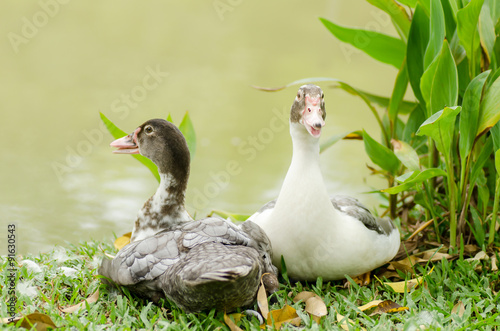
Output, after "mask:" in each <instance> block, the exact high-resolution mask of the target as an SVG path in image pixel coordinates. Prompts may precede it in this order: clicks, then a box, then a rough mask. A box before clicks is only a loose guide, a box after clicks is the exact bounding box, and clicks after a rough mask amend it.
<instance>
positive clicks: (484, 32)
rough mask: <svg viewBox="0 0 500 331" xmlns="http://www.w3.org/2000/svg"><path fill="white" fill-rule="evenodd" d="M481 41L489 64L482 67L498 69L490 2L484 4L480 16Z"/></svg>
mask: <svg viewBox="0 0 500 331" xmlns="http://www.w3.org/2000/svg"><path fill="white" fill-rule="evenodd" d="M479 39H480V42H481V46H482V49H483V52H484V54H485V55H486V58H487V60H488V61H487V62H488V63H485V64H484V65H482V67H485V68H488V67H490V68H491V67H496V63H497V58H496V56H495V39H496V34H495V23H494V22H493V20H492V18H491V12H490V6H489V1H486V2H485V3H484V6H483V8H482V9H481V13H480V14H479Z"/></svg>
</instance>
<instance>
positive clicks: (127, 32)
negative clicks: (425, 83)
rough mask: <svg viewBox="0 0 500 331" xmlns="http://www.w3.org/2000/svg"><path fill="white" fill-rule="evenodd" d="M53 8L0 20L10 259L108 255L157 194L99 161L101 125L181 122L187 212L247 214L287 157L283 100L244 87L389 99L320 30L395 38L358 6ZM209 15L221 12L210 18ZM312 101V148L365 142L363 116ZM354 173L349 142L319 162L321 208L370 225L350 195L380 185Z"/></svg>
mask: <svg viewBox="0 0 500 331" xmlns="http://www.w3.org/2000/svg"><path fill="white" fill-rule="evenodd" d="M60 1H61V3H60V2H59V1H57V0H42V1H39V2H23V3H21V2H18V1H5V2H2V4H0V21H1V22H2V25H1V27H0V35H2V36H3V38H0V58H1V59H2V61H1V70H0V72H1V74H0V100H2V107H1V108H2V111H1V120H0V125H1V130H0V135H1V139H2V142H3V143H2V154H1V156H0V157H1V161H2V162H0V187H1V191H0V213H1V215H2V217H1V224H0V225H1V227H2V229H0V231H2V232H3V233H7V224H10V223H15V224H16V225H17V235H18V238H17V250H18V252H19V253H21V254H26V253H28V252H30V253H37V252H43V251H47V250H49V249H51V248H52V247H53V246H54V245H56V244H64V243H65V242H71V243H77V242H79V241H80V240H91V239H98V240H111V239H112V234H113V232H114V233H116V234H117V235H121V234H122V233H125V232H128V231H130V230H131V228H132V224H133V221H134V220H135V214H136V212H137V210H138V209H139V208H140V207H141V206H142V204H143V202H144V201H145V200H146V199H147V198H148V197H149V196H150V195H151V194H152V193H153V192H154V191H155V189H156V185H157V183H156V181H155V179H154V178H153V177H152V176H151V175H150V174H149V172H148V170H147V169H145V168H144V167H143V166H142V165H140V164H139V163H138V162H136V161H135V160H133V159H132V158H130V157H129V156H124V155H112V154H111V148H110V147H109V146H108V144H109V142H110V141H111V140H112V138H111V137H110V135H109V134H107V133H106V132H105V131H103V130H102V126H101V124H100V119H99V112H103V113H104V114H106V116H108V117H109V118H110V119H111V120H113V121H114V122H115V123H116V124H117V125H118V126H119V127H121V128H122V129H123V130H125V131H126V132H131V131H132V130H133V129H135V128H136V127H137V126H138V125H139V124H141V123H143V122H144V121H146V120H147V119H150V118H154V117H162V118H165V117H166V116H167V114H168V113H169V112H170V113H172V116H173V118H174V122H175V123H179V122H180V120H181V118H182V116H183V115H184V113H185V112H186V111H189V113H190V115H191V117H192V120H193V122H194V125H195V129H196V133H197V138H198V140H197V141H198V148H197V152H196V156H195V158H194V159H193V160H192V167H191V177H190V182H189V188H188V192H187V199H186V202H187V205H188V209H189V211H190V212H191V213H193V214H196V216H197V217H202V216H204V215H206V214H207V213H208V212H209V211H210V210H211V209H224V210H229V211H233V212H240V213H247V214H250V213H252V212H253V211H255V210H256V209H258V208H259V207H260V206H261V205H262V204H264V203H265V202H267V201H268V200H270V199H273V198H275V197H276V196H277V194H278V192H279V189H280V186H281V182H282V180H283V178H284V176H285V174H286V170H287V168H288V165H289V163H290V157H291V141H290V137H289V134H288V128H287V127H286V125H285V124H283V123H286V121H287V118H286V116H287V112H288V110H289V108H290V105H291V103H292V101H293V98H294V96H295V93H296V88H295V87H294V88H289V89H287V90H284V91H281V92H277V93H265V92H261V91H257V90H255V89H253V88H251V87H250V85H262V86H280V85H283V84H286V83H288V82H291V81H293V80H296V79H300V78H306V77H325V76H327V77H335V78H339V79H342V80H345V81H348V82H350V83H351V84H353V85H354V86H357V87H359V88H362V89H364V90H367V91H370V92H373V93H378V94H385V95H388V94H389V93H390V91H391V89H392V84H393V80H394V77H395V75H396V70H394V69H393V68H391V67H389V66H386V65H381V64H378V63H376V62H375V61H374V60H372V59H370V58H369V57H367V56H366V55H364V54H362V53H360V52H358V51H355V50H354V49H353V48H352V47H350V46H346V45H343V44H341V43H340V42H339V41H337V40H336V39H335V38H333V36H331V35H330V33H329V32H328V31H327V30H326V29H325V28H324V27H323V25H322V24H321V23H320V22H319V20H318V17H326V18H328V19H331V20H334V21H336V22H338V23H340V24H344V25H351V26H359V27H368V28H370V29H377V30H380V31H384V32H386V33H390V34H393V35H394V30H393V29H392V28H391V26H390V21H389V20H388V19H387V17H386V16H384V15H381V14H378V13H379V11H378V10H377V9H374V8H373V7H371V6H369V5H368V4H366V3H365V2H364V1H361V0H356V1H352V0H351V1H347V0H335V1H333V0H324V1H314V2H311V3H306V2H304V1H298V0H293V1H272V2H267V1H245V0H242V1H231V2H229V1H226V0H221V1H213V2H212V1H206V2H200V3H198V4H197V5H194V4H192V3H191V2H179V1H176V2H165V1H150V2H147V3H143V2H135V1H106V2H100V1H85V2H76V1H74V2H73V1H66V2H67V3H66V2H65V1H62V0H60ZM221 3H224V4H226V5H227V6H226V7H223V8H222V7H220V8H219V10H217V9H216V8H215V7H214V5H219V6H220V4H221ZM222 9H225V10H226V11H222ZM321 86H322V87H323V89H324V91H325V94H326V107H327V114H328V115H327V120H326V127H325V130H324V133H323V136H322V139H325V138H326V137H328V136H330V135H334V134H338V133H340V132H347V131H353V130H359V129H362V128H364V129H365V130H367V131H368V132H370V133H371V134H372V135H374V136H375V137H378V129H377V124H376V122H375V121H374V119H373V117H372V115H371V114H370V112H369V110H368V109H367V107H366V106H365V105H364V104H363V103H362V102H361V101H360V100H358V99H356V98H355V97H353V96H351V95H347V94H346V93H345V92H343V91H341V90H337V89H333V88H331V87H330V84H325V83H323V84H321ZM252 137H254V138H252ZM253 141H256V142H257V145H252V144H255V143H253ZM367 163H368V164H370V162H369V160H368V158H367V157H366V156H365V155H364V150H363V144H362V142H359V141H341V142H339V143H338V144H337V145H335V146H334V147H333V148H331V149H330V150H328V151H327V152H325V153H324V155H323V156H322V166H323V174H324V177H325V181H326V182H327V185H328V188H329V190H330V192H331V193H335V192H338V193H348V194H352V195H355V196H357V197H358V198H360V200H361V201H363V202H364V203H366V204H367V205H368V206H369V207H370V208H371V209H375V208H376V207H377V205H378V203H379V202H380V201H379V200H378V199H377V197H376V196H373V195H366V194H362V192H366V191H369V190H372V189H373V188H382V187H383V185H384V182H383V181H381V180H380V179H376V178H373V176H370V174H369V170H368V169H367V168H366V164H367ZM0 236H1V237H2V238H5V236H4V235H3V234H0ZM2 242H3V240H2ZM0 253H1V254H4V253H5V248H4V247H2V248H1V249H0Z"/></svg>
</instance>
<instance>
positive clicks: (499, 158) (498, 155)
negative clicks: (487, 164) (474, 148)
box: [495, 149, 500, 176]
mask: <svg viewBox="0 0 500 331" xmlns="http://www.w3.org/2000/svg"><path fill="white" fill-rule="evenodd" d="M495 168H496V169H497V176H500V149H499V150H497V151H496V152H495Z"/></svg>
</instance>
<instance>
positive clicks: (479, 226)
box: [467, 205, 486, 248]
mask: <svg viewBox="0 0 500 331" xmlns="http://www.w3.org/2000/svg"><path fill="white" fill-rule="evenodd" d="M470 207H471V208H470V211H471V215H472V221H473V226H471V224H470V223H469V222H467V223H469V227H470V229H471V231H472V234H473V235H474V238H475V239H476V241H477V243H478V244H479V246H480V247H481V248H483V247H484V239H485V237H486V234H485V232H486V230H485V229H484V228H483V223H482V221H481V218H480V216H479V212H478V211H477V209H476V208H475V207H474V206H473V205H471V206H470Z"/></svg>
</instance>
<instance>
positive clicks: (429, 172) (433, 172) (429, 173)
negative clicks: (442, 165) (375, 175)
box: [382, 168, 448, 194]
mask: <svg viewBox="0 0 500 331" xmlns="http://www.w3.org/2000/svg"><path fill="white" fill-rule="evenodd" d="M437 176H443V177H447V176H448V175H447V174H446V172H445V171H444V170H442V169H439V168H431V169H426V170H424V171H422V172H420V173H419V174H418V175H417V176H415V177H413V176H410V179H409V180H408V181H407V182H405V183H404V184H401V185H398V186H393V187H390V188H387V189H385V190H382V192H385V193H389V194H398V193H400V192H403V191H407V190H409V189H411V188H412V187H414V186H415V185H417V184H420V183H422V182H424V181H426V180H428V179H429V178H433V177H437Z"/></svg>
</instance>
